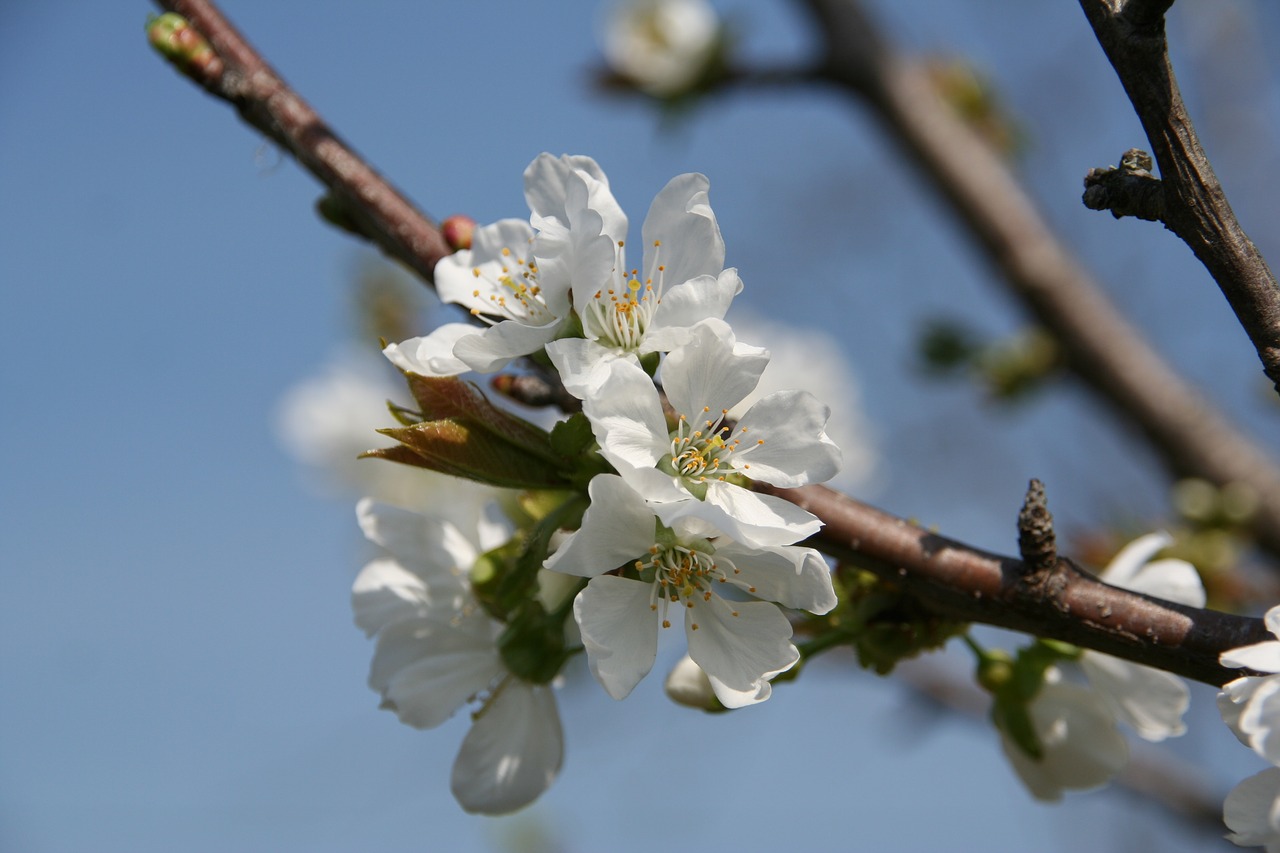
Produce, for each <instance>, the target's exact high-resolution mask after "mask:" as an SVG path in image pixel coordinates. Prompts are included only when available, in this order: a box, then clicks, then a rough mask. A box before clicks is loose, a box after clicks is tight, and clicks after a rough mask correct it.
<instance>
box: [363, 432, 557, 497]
mask: <svg viewBox="0 0 1280 853" xmlns="http://www.w3.org/2000/svg"><path fill="white" fill-rule="evenodd" d="M378 432H380V433H381V434H383V435H386V436H389V437H391V438H394V439H395V440H396V441H399V442H400V443H401V444H403V445H405V446H406V447H408V448H409V449H410V450H412V451H413V453H415V454H417V456H419V457H421V459H422V460H423V461H424V462H426V463H427V464H425V465H421V466H420V467H424V468H431V469H432V470H435V471H441V472H443V473H445V474H453V475H454V476H458V477H466V478H467V479H470V480H476V481H477V482H481V483H487V484H489V485H491V486H499V487H502V488H509V489H555V488H563V487H565V486H567V485H568V480H567V478H566V477H565V476H564V474H562V473H561V471H560V466H559V465H558V464H557V463H556V461H555V460H554V457H551V458H550V459H548V458H547V456H544V455H539V454H533V453H530V452H529V450H528V448H527V447H524V446H521V445H518V444H513V443H511V442H510V441H508V440H507V437H506V436H504V435H497V434H494V433H492V432H488V431H486V430H483V429H480V428H478V427H477V426H476V425H475V424H472V423H464V422H461V421H458V420H454V419H443V420H433V421H423V422H422V423H420V424H414V425H413V426H410V427H398V428H392V429H380V430H378ZM543 435H544V436H545V435H546V433H543ZM548 447H549V442H548ZM369 455H375V454H369ZM376 455H381V456H382V458H388V457H386V456H385V455H383V454H376ZM397 461H403V459H399V460H397ZM413 464H417V463H413Z"/></svg>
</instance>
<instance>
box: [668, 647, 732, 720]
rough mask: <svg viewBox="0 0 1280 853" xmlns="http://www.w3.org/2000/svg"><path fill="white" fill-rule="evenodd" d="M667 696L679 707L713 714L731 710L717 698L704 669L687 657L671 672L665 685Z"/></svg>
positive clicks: (681, 659)
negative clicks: (682, 706)
mask: <svg viewBox="0 0 1280 853" xmlns="http://www.w3.org/2000/svg"><path fill="white" fill-rule="evenodd" d="M664 687H665V688H666V691H667V696H668V697H669V698H670V699H671V701H672V702H675V703H676V704H678V705H685V706H687V707H690V708H697V709H698V710H699V711H706V712H708V713H711V714H718V713H720V712H722V711H727V710H729V709H728V708H726V707H725V706H724V705H722V704H721V703H720V700H719V699H717V698H716V693H715V690H713V689H712V687H711V680H710V679H709V678H707V674H706V673H705V672H703V671H702V667H700V666H698V665H697V664H696V663H694V662H693V658H691V657H689V656H688V655H685V656H684V657H682V658H680V662H679V663H677V664H676V665H675V667H674V668H673V669H672V670H671V674H670V675H668V676H667V683H666V684H665V685H664Z"/></svg>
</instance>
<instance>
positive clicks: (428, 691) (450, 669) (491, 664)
mask: <svg viewBox="0 0 1280 853" xmlns="http://www.w3.org/2000/svg"><path fill="white" fill-rule="evenodd" d="M463 621H470V620H463ZM476 621H482V622H487V619H485V618H484V617H479V618H478V619H477V620H476ZM503 672H505V668H504V667H503V664H502V660H501V658H499V656H498V650H497V646H496V645H494V642H493V637H492V635H491V633H490V632H489V631H487V630H467V629H464V628H460V627H458V626H457V625H456V624H454V622H453V621H452V620H449V619H420V620H412V621H408V622H397V623H395V624H393V625H390V626H388V627H387V628H385V629H384V630H383V631H382V632H381V633H379V634H378V647H377V651H376V652H374V655H373V664H372V666H371V667H370V669H369V686H370V687H372V688H373V689H374V690H376V691H377V692H378V693H381V694H382V697H383V699H384V700H385V702H386V704H387V705H388V707H391V708H392V709H394V710H395V712H396V716H397V717H399V718H400V722H402V723H405V724H406V725H410V726H413V727H415V728H420V729H429V728H432V727H434V726H438V725H440V724H441V723H443V722H444V721H445V720H447V719H448V718H449V717H451V716H453V713H454V712H455V711H457V710H458V708H460V707H462V705H463V704H464V703H465V702H466V701H467V700H468V699H470V698H471V697H472V696H475V695H476V694H477V693H479V692H480V691H481V690H484V689H485V688H487V687H488V686H489V685H490V684H491V683H492V682H493V680H494V679H495V678H497V677H498V676H500V675H501V674H502V673H503Z"/></svg>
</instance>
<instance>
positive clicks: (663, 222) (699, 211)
mask: <svg viewBox="0 0 1280 853" xmlns="http://www.w3.org/2000/svg"><path fill="white" fill-rule="evenodd" d="M710 186H711V183H710V181H708V180H707V178H706V176H705V175H699V174H697V173H689V174H685V175H677V176H676V177H674V178H672V179H671V180H670V181H668V182H667V185H666V186H665V187H663V188H662V190H661V191H660V192H659V193H658V195H657V196H656V197H655V198H654V199H653V204H652V205H651V206H650V207H649V214H648V216H646V217H645V220H644V227H643V228H642V229H641V231H642V233H641V239H642V240H643V241H644V264H643V266H642V267H641V269H642V270H644V272H645V273H646V274H647V275H649V276H653V277H654V278H656V275H655V270H656V267H657V266H658V264H661V265H662V266H663V267H665V270H664V274H665V275H666V277H667V281H671V282H677V283H678V282H682V281H688V280H689V279H691V278H696V277H697V276H700V275H718V274H719V273H720V271H721V269H722V268H723V267H724V239H723V238H722V237H721V236H720V226H719V225H717V224H716V216H715V214H714V213H713V212H712V211H711V205H710V203H709V201H708V198H707V190H708V189H709V188H710ZM655 243H660V244H661V245H658V246H655V245H654V244H655Z"/></svg>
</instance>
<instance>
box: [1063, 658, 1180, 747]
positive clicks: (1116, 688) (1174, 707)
mask: <svg viewBox="0 0 1280 853" xmlns="http://www.w3.org/2000/svg"><path fill="white" fill-rule="evenodd" d="M1080 667H1081V669H1083V670H1084V672H1085V675H1086V676H1088V678H1089V683H1090V684H1091V685H1092V686H1093V688H1094V690H1096V691H1097V693H1098V695H1099V696H1100V697H1101V698H1102V701H1104V702H1105V703H1106V704H1107V706H1108V707H1109V708H1110V709H1111V711H1112V713H1113V714H1115V716H1116V718H1117V719H1119V720H1121V721H1123V722H1125V723H1128V724H1129V725H1130V726H1132V727H1133V730H1134V731H1135V732H1137V733H1138V736H1139V737H1141V738H1143V739H1144V740H1149V741H1162V740H1164V739H1165V738H1168V737H1177V736H1178V735H1181V734H1183V733H1184V732H1185V731H1186V730H1187V727H1186V725H1185V724H1184V723H1183V722H1182V715H1183V714H1184V713H1185V712H1186V710H1187V706H1188V705H1190V703H1191V693H1190V691H1189V690H1188V689H1187V685H1186V683H1185V682H1184V681H1183V680H1182V679H1181V678H1179V677H1178V676H1176V675H1173V674H1171V673H1168V672H1163V671H1162V670H1158V669H1152V668H1151V667H1149V666H1142V665H1140V664H1136V663H1130V662H1129V661H1125V660H1121V659H1120V658H1116V657H1112V656H1111V655H1104V654H1101V653H1099V652H1090V651H1086V652H1085V653H1084V654H1083V655H1081V657H1080Z"/></svg>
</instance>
